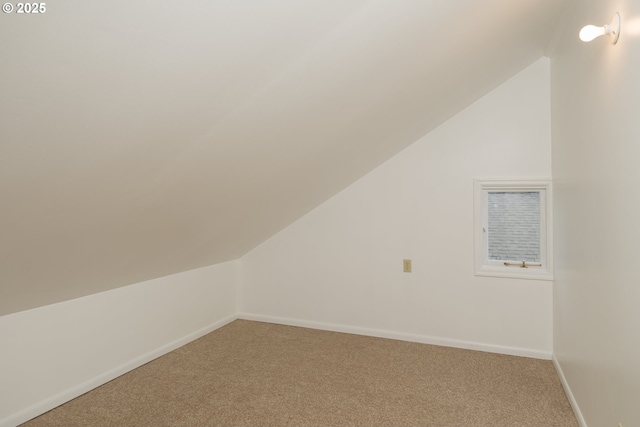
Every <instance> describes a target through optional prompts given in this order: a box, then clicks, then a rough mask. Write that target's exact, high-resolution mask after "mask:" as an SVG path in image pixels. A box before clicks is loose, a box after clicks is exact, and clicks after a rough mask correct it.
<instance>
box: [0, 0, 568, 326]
mask: <svg viewBox="0 0 640 427" xmlns="http://www.w3.org/2000/svg"><path fill="white" fill-rule="evenodd" d="M563 4H564V2H563V1H559V0H518V1H513V0H447V1H441V0H414V1H412V0H393V1H391V0H385V1H382V0H379V1H375V0H217V1H215V0H208V1H204V0H201V1H191V2H178V1H168V0H157V1H139V2H135V1H134V2H132V1H117V0H111V1H101V2H88V1H83V0H60V1H57V2H50V3H46V7H47V10H46V12H45V13H43V14H39V15H33V14H31V15H27V14H16V13H15V12H14V13H11V14H3V16H0V41H1V45H0V53H1V56H0V61H1V62H0V88H1V96H0V144H1V145H0V197H1V203H2V209H1V210H0V233H1V236H0V314H7V313H11V312H15V311H19V310H23V309H27V308H32V307H37V306H40V305H44V304H49V303H53V302H58V301H62V300H66V299H70V298H74V297H78V296H82V295H87V294H91V293H95V292H99V291H103V290H107V289H111V288H114V287H118V286H123V285H127V284H131V283H136V282H139V281H142V280H146V279H151V278H155V277H160V276H164V275H167V274H171V273H176V272H179V271H184V270H188V269H192V268H196V267H200V266H204V265H209V264H215V263H218V262H222V261H227V260H232V259H236V258H238V257H240V256H241V255H243V254H244V253H246V252H247V251H249V250H251V249H252V248H253V247H255V246H256V245H258V244H259V243H260V242H262V241H264V240H265V239H266V238H268V237H269V236H271V235H273V234H274V233H276V232H277V231H278V230H280V229H282V228H283V227H285V226H286V225H287V224H289V223H291V222H292V221H293V220H295V219H296V218H298V217H300V216H301V215H302V214H304V213H306V212H308V211H309V210H311V209H312V208H313V207H315V206H317V205H318V204H320V203H321V202H322V201H324V200H326V199H327V198H328V197H330V196H331V195H333V194H335V193H336V192H337V191H339V190H340V189H342V188H344V187H345V186H347V185H348V184H350V183H351V182H353V181H354V180H355V179H357V178H358V177H360V176H362V175H363V174H365V173H366V172H367V171H369V170H371V169H372V168H374V167H375V166H376V165H378V164H380V163H381V162H382V161H384V160H385V159H387V158H389V157H390V156H391V155H393V154H394V153H397V152H398V151H400V150H401V149H403V148H404V147H406V146H407V145H409V144H410V143H412V142H414V141H415V140H416V139H418V138H419V137H420V136H422V135H424V134H425V133H427V132H429V131H430V130H431V129H433V128H434V127H435V126H437V125H438V124H440V123H441V122H443V121H444V120H446V119H447V118H449V117H451V116H452V115H454V114H455V113H457V112H458V111H460V110H461V109H463V108H464V107H466V106H468V105H469V104H470V103H472V102H473V101H474V100H476V99H477V98H479V97H480V96H482V95H483V94H485V93H487V92H489V91H490V90H491V89H492V88H494V87H495V86H497V85H498V84H499V83H501V82H502V81H504V80H505V79H506V78H508V77H510V76H511V75H513V74H515V73H516V72H517V71H519V70H520V69H522V68H524V67H525V66H526V65H528V64H529V63H531V62H533V61H534V60H536V59H538V58H539V57H541V56H542V55H543V54H544V52H545V49H546V48H547V47H548V45H549V43H550V40H551V38H552V35H553V32H554V30H555V26H556V24H557V22H558V17H559V14H560V13H561V12H562V5H563Z"/></svg>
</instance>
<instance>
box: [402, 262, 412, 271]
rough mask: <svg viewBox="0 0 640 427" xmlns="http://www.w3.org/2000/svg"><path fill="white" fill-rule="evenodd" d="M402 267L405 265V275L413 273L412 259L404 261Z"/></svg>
mask: <svg viewBox="0 0 640 427" xmlns="http://www.w3.org/2000/svg"><path fill="white" fill-rule="evenodd" d="M402 265H403V269H404V270H403V271H404V272H405V273H411V260H410V259H404V260H402Z"/></svg>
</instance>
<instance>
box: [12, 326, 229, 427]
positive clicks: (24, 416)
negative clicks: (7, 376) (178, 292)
mask: <svg viewBox="0 0 640 427" xmlns="http://www.w3.org/2000/svg"><path fill="white" fill-rule="evenodd" d="M236 319H237V316H235V315H232V316H228V317H226V318H224V319H221V320H219V321H217V322H214V323H212V324H210V325H208V326H205V327H204V328H202V329H199V330H197V331H195V332H192V333H190V334H188V335H185V336H184V337H182V338H179V339H177V340H175V341H172V342H170V343H168V344H165V345H163V346H161V347H159V348H157V349H155V350H152V351H150V352H148V353H146V354H143V355H142V356H140V357H137V358H135V359H133V360H131V361H129V362H127V363H124V364H122V365H120V366H118V367H116V368H113V369H111V370H109V371H107V372H105V373H103V374H101V375H98V376H97V377H95V378H92V379H90V380H88V381H85V382H83V383H81V384H78V385H77V386H74V387H72V388H70V389H67V390H65V391H63V392H61V393H58V394H56V395H54V396H51V397H49V398H47V399H45V400H43V401H40V402H38V403H35V404H33V405H31V406H29V407H27V408H25V409H23V410H21V411H20V412H17V413H15V414H12V415H10V416H8V417H6V418H4V419H2V420H0V427H15V426H18V425H20V424H22V423H24V422H26V421H29V420H30V419H32V418H35V417H37V416H38V415H41V414H44V413H45V412H47V411H50V410H51V409H53V408H55V407H57V406H60V405H62V404H63V403H65V402H68V401H70V400H72V399H75V398H76V397H78V396H80V395H82V394H84V393H86V392H88V391H90V390H93V389H94V388H96V387H99V386H101V385H103V384H106V383H108V382H109V381H111V380H113V379H115V378H117V377H119V376H121V375H123V374H126V373H127V372H129V371H132V370H134V369H136V368H138V367H140V366H142V365H144V364H145V363H148V362H150V361H152V360H153V359H157V358H158V357H160V356H163V355H165V354H167V353H169V352H171V351H173V350H175V349H177V348H178V347H182V346H183V345H185V344H188V343H190V342H191V341H194V340H196V339H198V338H200V337H202V336H204V335H206V334H208V333H210V332H213V331H215V330H216V329H218V328H221V327H223V326H224V325H226V324H228V323H231V322H233V321H234V320H236Z"/></svg>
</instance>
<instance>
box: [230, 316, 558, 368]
mask: <svg viewBox="0 0 640 427" xmlns="http://www.w3.org/2000/svg"><path fill="white" fill-rule="evenodd" d="M238 319H244V320H254V321H257V322H266V323H276V324H280V325H288V326H300V327H303V328H310V329H322V330H326V331H333V332H344V333H347V334H356V335H366V336H370V337H377V338H389V339H394V340H400V341H411V342H418V343H422V344H433V345H440V346H444V347H454V348H462V349H466V350H477V351H485V352H488V353H499V354H508V355H511V356H522V357H531V358H534V359H544V360H551V352H547V351H540V350H532V349H527V348H518V347H507V346H500V345H492V344H483V343H477V342H473V341H462V340H455V339H450V338H441V337H432V336H427V335H418V334H408V333H404V332H394V331H386V330H381V329H369V328H362V327H358V326H346V325H337V324H333V323H323V322H313V321H308V320H299V319H290V318H284V317H274V316H265V315H261V314H251V313H238Z"/></svg>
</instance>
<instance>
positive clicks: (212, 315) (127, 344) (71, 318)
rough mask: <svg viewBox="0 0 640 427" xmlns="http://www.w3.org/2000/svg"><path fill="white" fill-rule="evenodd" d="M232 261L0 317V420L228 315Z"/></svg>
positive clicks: (110, 373)
mask: <svg viewBox="0 0 640 427" xmlns="http://www.w3.org/2000/svg"><path fill="white" fill-rule="evenodd" d="M238 266H239V263H238V261H232V262H227V263H223V264H218V265H214V266H210V267H204V268H200V269H196V270H191V271H187V272H184V273H179V274H175V275H172V276H166V277H163V278H160V279H155V280H150V281H147V282H142V283H138V284H135V285H131V286H126V287H123V288H119V289H115V290H112V291H107V292H103V293H99V294H94V295H91V296H87V297H83V298H79V299H75V300H70V301H66V302H62V303H58V304H53V305H49V306H44V307H40V308H36V309H33V310H28V311H22V312H18V313H14V314H10V315H7V316H3V317H0V343H1V348H0V426H13V425H17V424H19V423H21V422H24V421H26V420H28V419H30V418H32V417H34V416H36V415H39V414H40V413H42V412H45V411H47V410H49V409H51V408H53V407H55V406H57V405H59V404H61V403H63V402H65V401H67V400H69V399H71V398H74V397H76V396H78V395H80V394H82V393H84V392H86V391H88V390H90V389H92V388H94V387H96V386H98V385H100V384H103V383H105V382H107V381H109V380H111V379H113V378H115V377H116V376H118V375H121V374H123V373H124V372H126V371H128V370H130V369H133V368H135V367H137V366H140V365H142V364H143V363H146V362H148V361H149V360H152V359H154V358H156V357H158V356H160V355H162V354H164V353H166V352H168V351H171V350H173V349H175V348H177V347H179V346H180V345H183V344H185V343H186V342H188V341H191V340H193V339H195V338H198V337H199V336H201V335H204V334H205V333H208V332H210V331H212V330H214V329H216V328H218V327H220V326H222V325H224V324H226V323H227V322H229V321H231V320H233V319H234V318H235V313H236V289H237V280H238V274H239V271H238Z"/></svg>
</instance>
